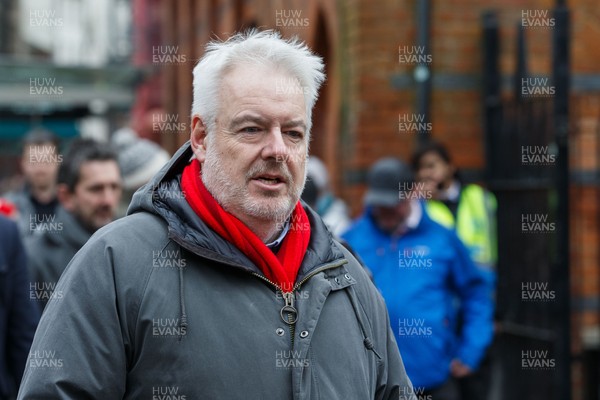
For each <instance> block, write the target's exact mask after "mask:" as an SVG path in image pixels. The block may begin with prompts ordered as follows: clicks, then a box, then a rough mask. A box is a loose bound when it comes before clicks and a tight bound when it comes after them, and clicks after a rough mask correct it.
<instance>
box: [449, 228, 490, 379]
mask: <svg viewBox="0 0 600 400" xmlns="http://www.w3.org/2000/svg"><path fill="white" fill-rule="evenodd" d="M451 241H452V246H453V247H454V249H455V254H456V256H455V257H454V259H453V260H452V279H453V284H454V285H455V288H456V291H457V293H458V296H459V297H460V301H461V306H460V307H461V309H460V314H461V317H462V327H461V334H460V338H459V344H458V351H457V354H456V358H458V359H459V360H460V361H461V362H462V363H464V364H466V365H468V366H469V367H470V368H471V369H472V370H476V369H477V368H478V367H479V363H480V361H481V359H482V358H483V355H484V353H485V350H486V349H487V347H488V346H489V344H490V342H491V340H492V335H493V323H492V315H493V308H494V306H493V301H492V297H491V293H490V290H489V285H488V282H487V281H486V279H485V276H484V274H483V272H482V271H480V269H479V268H477V267H476V266H475V264H474V263H473V261H472V260H471V258H470V257H469V253H468V250H467V249H466V247H465V246H464V245H463V244H462V242H461V241H460V239H458V237H457V236H456V235H455V234H454V233H451Z"/></svg>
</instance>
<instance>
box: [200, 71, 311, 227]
mask: <svg viewBox="0 0 600 400" xmlns="http://www.w3.org/2000/svg"><path fill="white" fill-rule="evenodd" d="M220 101H221V103H220V109H219V111H218V112H217V118H216V124H215V125H216V126H215V132H211V133H210V134H209V136H208V138H206V139H203V135H205V133H204V131H205V126H204V124H203V122H202V120H201V119H200V118H199V117H198V116H194V119H193V121H192V124H193V132H192V139H193V141H194V137H196V138H199V139H198V140H197V143H198V146H194V147H195V148H194V153H195V154H196V157H197V158H198V160H199V161H200V162H201V163H203V165H202V180H203V182H204V184H205V186H206V188H207V189H208V190H209V192H210V193H211V194H212V195H213V196H214V197H215V199H216V200H217V201H218V202H219V204H221V206H222V207H223V208H224V209H226V210H227V211H229V212H230V213H232V214H233V215H235V216H236V217H238V218H239V219H241V220H242V221H244V220H247V219H248V218H251V219H255V220H260V221H270V222H278V221H283V220H285V219H286V218H287V217H288V216H289V215H290V213H291V212H292V210H293V208H294V206H295V204H296V203H297V202H298V199H299V198H300V195H301V193H302V189H303V187H304V182H305V179H306V175H305V161H306V156H307V152H308V137H307V133H306V125H307V116H306V109H305V102H304V94H303V91H302V88H301V87H300V84H299V83H298V82H297V81H295V80H294V79H293V78H292V77H291V76H290V75H289V74H287V73H285V72H282V71H280V70H277V69H275V68H271V67H259V66H247V65H246V66H239V67H236V68H234V69H233V70H231V71H230V72H228V73H227V74H226V75H225V77H224V79H223V84H222V91H221V97H220Z"/></svg>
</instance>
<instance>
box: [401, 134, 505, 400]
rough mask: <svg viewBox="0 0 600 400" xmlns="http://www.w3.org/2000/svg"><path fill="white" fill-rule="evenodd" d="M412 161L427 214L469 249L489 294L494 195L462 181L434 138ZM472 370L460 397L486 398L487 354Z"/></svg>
mask: <svg viewBox="0 0 600 400" xmlns="http://www.w3.org/2000/svg"><path fill="white" fill-rule="evenodd" d="M412 165H413V168H414V170H415V173H416V177H417V181H418V183H417V187H418V190H420V191H422V192H423V194H424V195H426V196H424V197H423V198H427V199H428V200H427V201H426V202H425V210H426V212H427V214H428V215H429V217H430V218H431V219H432V220H434V221H436V222H438V223H439V224H441V225H444V226H445V227H447V228H449V229H455V230H456V233H457V235H458V237H459V238H460V239H461V240H462V242H463V243H464V244H465V246H466V247H467V249H468V250H469V254H470V256H471V259H472V260H473V261H474V262H475V264H476V265H478V266H479V267H480V269H481V270H482V271H483V272H484V273H485V276H486V279H487V281H488V285H489V292H490V296H491V297H493V296H494V293H495V282H496V268H495V266H496V260H497V241H496V198H495V197H494V195H493V194H492V193H490V192H488V191H487V190H485V189H484V188H483V187H481V186H479V185H476V184H464V183H463V182H462V181H461V180H460V178H459V176H458V170H457V168H456V166H455V165H454V164H453V163H452V160H451V158H450V155H449V153H448V150H447V149H446V147H445V146H444V145H442V144H441V143H438V142H434V141H431V142H428V143H426V144H425V145H422V146H420V147H419V148H418V149H417V151H416V152H415V153H414V155H413V158H412ZM487 358H488V360H487V362H485V361H484V362H483V363H482V365H481V367H480V368H479V370H478V371H476V372H475V373H474V374H472V375H470V376H468V377H466V378H462V379H459V381H460V388H461V394H462V397H461V398H462V399H467V400H471V399H486V398H487V397H488V393H489V387H490V385H491V367H490V362H489V357H487Z"/></svg>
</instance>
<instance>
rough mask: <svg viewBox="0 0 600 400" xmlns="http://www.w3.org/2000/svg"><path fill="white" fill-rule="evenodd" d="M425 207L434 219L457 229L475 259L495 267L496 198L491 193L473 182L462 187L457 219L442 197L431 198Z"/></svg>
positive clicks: (482, 263)
mask: <svg viewBox="0 0 600 400" xmlns="http://www.w3.org/2000/svg"><path fill="white" fill-rule="evenodd" d="M425 209H426V210H427V214H428V215H429V216H430V217H431V219H432V220H434V221H435V222H437V223H439V224H441V225H443V226H445V227H447V228H449V229H453V228H454V229H456V234H457V235H458V237H459V238H460V239H461V240H462V241H463V243H464V244H465V246H466V247H467V248H468V249H469V253H470V255H471V259H472V260H473V261H474V262H475V263H477V264H479V265H483V266H487V267H488V268H494V266H495V264H496V260H497V242H496V198H495V197H494V195H493V194H492V193H490V192H487V191H486V190H485V189H483V188H482V187H481V186H479V185H474V184H470V185H467V186H465V187H464V188H462V190H461V193H460V198H459V201H458V208H457V210H456V221H455V220H454V216H453V215H452V212H451V211H450V209H449V208H448V207H447V206H446V205H445V204H444V203H442V202H441V201H438V200H429V201H427V202H426V205H425Z"/></svg>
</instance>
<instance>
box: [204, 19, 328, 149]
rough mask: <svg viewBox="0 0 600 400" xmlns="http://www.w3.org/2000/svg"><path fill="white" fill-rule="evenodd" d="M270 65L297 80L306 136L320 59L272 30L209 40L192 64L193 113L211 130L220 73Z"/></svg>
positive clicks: (322, 77)
mask: <svg viewBox="0 0 600 400" xmlns="http://www.w3.org/2000/svg"><path fill="white" fill-rule="evenodd" d="M242 64H250V65H273V66H276V67H280V68H283V69H284V70H285V71H286V72H288V73H290V74H291V75H292V76H293V77H294V78H296V79H297V80H298V82H299V83H300V86H301V87H302V89H303V92H304V101H305V104H306V117H307V127H306V131H307V132H306V133H307V137H308V138H309V137H310V129H311V126H312V119H311V117H312V109H313V107H314V105H315V103H316V101H317V98H318V96H319V88H320V87H321V84H322V83H323V81H324V80H325V73H324V72H323V70H324V65H323V60H322V58H321V57H319V56H317V55H315V54H314V53H313V52H312V51H311V50H310V49H309V48H308V46H307V45H306V44H305V43H304V42H302V41H300V40H299V39H298V38H297V37H295V38H292V39H288V40H285V39H282V38H281V34H280V33H279V32H276V31H273V30H266V31H262V32H260V31H258V30H256V29H251V30H249V31H247V32H245V33H237V34H235V35H234V36H232V37H231V38H229V39H228V40H227V41H224V42H222V41H211V42H210V43H208V44H207V46H206V52H205V54H204V56H203V57H202V58H201V59H200V61H199V62H198V64H196V66H195V67H194V71H193V74H194V83H193V102H192V115H194V114H198V115H199V116H200V117H201V118H202V120H203V122H204V124H205V125H206V127H207V132H208V133H210V132H212V131H213V130H214V126H215V122H216V117H217V112H218V111H219V103H220V101H221V98H220V93H219V91H220V89H221V81H222V79H223V76H224V75H225V73H226V72H227V71H229V70H230V69H231V68H233V67H235V66H237V65H242Z"/></svg>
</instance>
